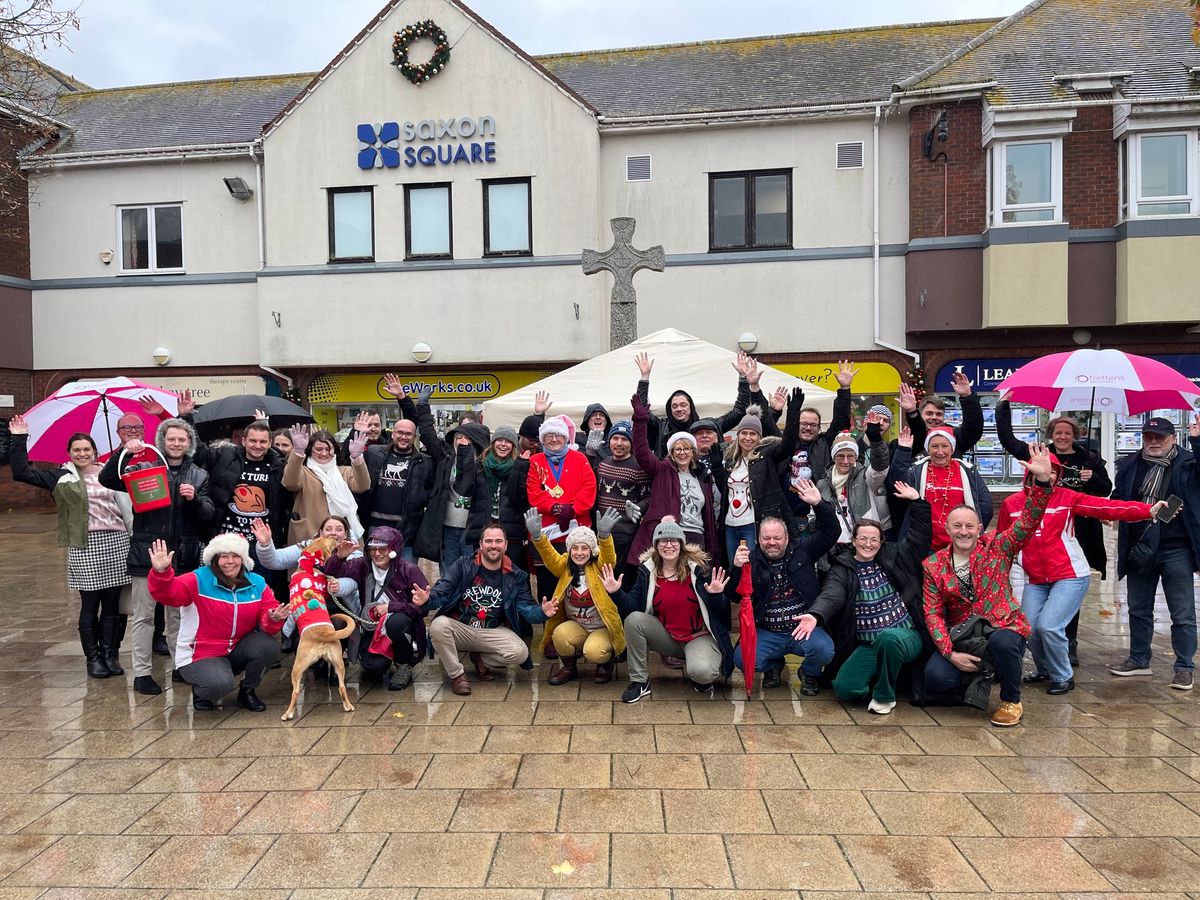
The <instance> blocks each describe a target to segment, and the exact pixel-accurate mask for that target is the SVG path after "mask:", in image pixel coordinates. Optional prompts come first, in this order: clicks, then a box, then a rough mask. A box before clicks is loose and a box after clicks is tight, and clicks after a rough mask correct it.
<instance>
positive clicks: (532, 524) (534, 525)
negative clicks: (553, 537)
mask: <svg viewBox="0 0 1200 900" xmlns="http://www.w3.org/2000/svg"><path fill="white" fill-rule="evenodd" d="M525 530H526V531H528V532H529V536H530V537H531V538H533V539H534V540H535V541H536V540H537V539H538V538H540V537H541V536H542V514H541V513H540V512H538V511H537V509H536V508H534V507H530V508H529V509H528V510H526V512H525Z"/></svg>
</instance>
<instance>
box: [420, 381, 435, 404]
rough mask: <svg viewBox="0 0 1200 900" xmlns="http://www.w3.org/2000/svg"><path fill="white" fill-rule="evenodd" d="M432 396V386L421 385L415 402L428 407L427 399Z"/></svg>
mask: <svg viewBox="0 0 1200 900" xmlns="http://www.w3.org/2000/svg"><path fill="white" fill-rule="evenodd" d="M432 396H433V385H432V384H422V385H421V389H420V390H419V391H417V402H418V403H424V404H425V405H426V406H428V405H429V398H430V397H432Z"/></svg>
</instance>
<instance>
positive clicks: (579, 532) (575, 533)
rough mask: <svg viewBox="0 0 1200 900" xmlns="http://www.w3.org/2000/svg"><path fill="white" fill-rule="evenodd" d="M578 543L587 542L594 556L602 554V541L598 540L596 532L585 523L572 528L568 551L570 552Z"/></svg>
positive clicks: (568, 537) (568, 538) (568, 539)
mask: <svg viewBox="0 0 1200 900" xmlns="http://www.w3.org/2000/svg"><path fill="white" fill-rule="evenodd" d="M576 544H587V547H588V549H589V550H591V552H592V557H593V558H595V557H597V556H599V555H600V542H599V541H598V540H596V532H594V531H592V529H590V528H588V527H586V526H584V525H580V526H578V527H576V528H572V529H571V531H570V533H569V534H568V535H567V551H568V552H570V550H571V548H572V547H574V546H575V545H576Z"/></svg>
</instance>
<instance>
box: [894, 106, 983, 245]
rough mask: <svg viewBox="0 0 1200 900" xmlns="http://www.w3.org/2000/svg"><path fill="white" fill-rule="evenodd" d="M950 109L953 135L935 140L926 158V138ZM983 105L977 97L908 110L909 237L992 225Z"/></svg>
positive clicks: (957, 232) (977, 231) (966, 231)
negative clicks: (933, 158) (930, 155)
mask: <svg viewBox="0 0 1200 900" xmlns="http://www.w3.org/2000/svg"><path fill="white" fill-rule="evenodd" d="M942 109H945V110H946V116H947V122H948V124H949V140H947V141H946V142H945V143H941V142H939V141H937V140H936V139H935V140H934V142H933V153H934V155H935V156H936V155H937V154H939V153H944V154H946V161H942V160H941V159H939V160H938V161H937V162H931V161H930V160H928V159H926V158H925V155H924V152H923V147H922V142H923V141H924V138H925V133H926V132H927V131H929V129H930V128H932V127H933V123H934V122H935V121H936V120H937V117H938V114H939V113H940V112H941V110H942ZM982 115H983V111H982V107H981V106H980V104H979V103H978V102H968V103H950V104H945V105H937V106H922V107H918V108H916V109H913V110H912V112H910V113H909V136H908V161H909V162H908V185H909V234H910V238H912V239H915V238H925V237H941V236H943V235H964V234H971V235H974V234H982V233H983V230H984V228H985V227H986V225H987V221H986V220H987V162H986V157H985V154H984V151H983V148H982V147H981V146H980V139H979V136H980V133H981V129H982V127H983V126H982Z"/></svg>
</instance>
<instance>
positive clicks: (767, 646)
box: [733, 625, 833, 678]
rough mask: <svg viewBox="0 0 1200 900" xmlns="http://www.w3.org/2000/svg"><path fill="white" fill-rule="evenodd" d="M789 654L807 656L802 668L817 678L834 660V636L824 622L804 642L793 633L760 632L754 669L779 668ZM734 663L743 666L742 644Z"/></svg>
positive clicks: (768, 670)
mask: <svg viewBox="0 0 1200 900" xmlns="http://www.w3.org/2000/svg"><path fill="white" fill-rule="evenodd" d="M789 653H794V654H796V655H797V656H803V657H804V662H803V663H802V664H801V666H800V671H801V672H802V673H804V674H805V675H808V676H810V677H811V678H817V677H819V676H820V674H821V670H822V669H824V668H825V666H827V665H829V661H830V660H831V659H833V638H831V637H830V636H829V635H828V634H827V633H826V631H825V629H824V628H822V627H821V626H820V625H818V626H817V627H816V628H814V629H813V630H812V634H810V635H809V636H808V637H807V638H805V639H804V640H802V641H798V640H796V639H795V638H793V637H792V636H791V634H790V633H789V634H780V633H779V632H777V631H760V632H758V646H757V647H756V648H755V650H754V671H756V672H773V671H775V670H776V669H777V668H779V666H780V664H781V663H782V662H783V658H784V657H785V656H787V655H788V654H789ZM733 662H734V665H736V666H737V667H738V668H739V669H740V668H742V647H741V644H739V645H738V646H736V647H734V648H733Z"/></svg>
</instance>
